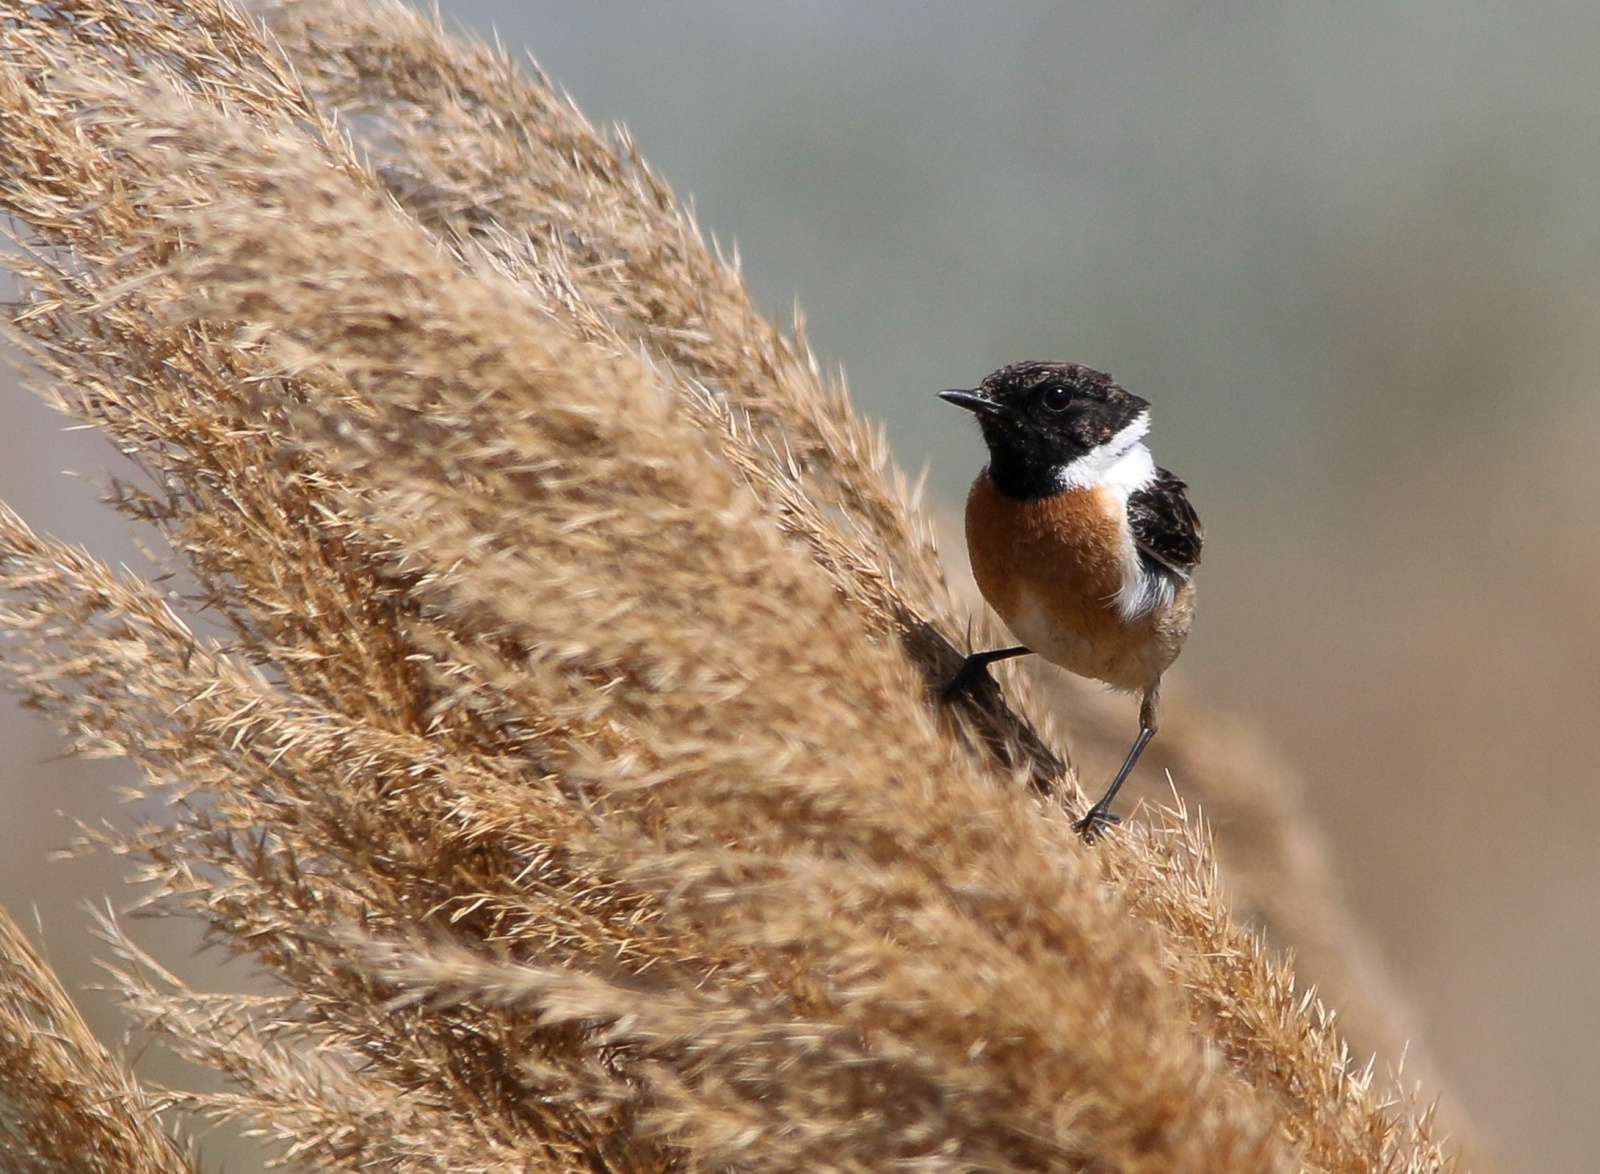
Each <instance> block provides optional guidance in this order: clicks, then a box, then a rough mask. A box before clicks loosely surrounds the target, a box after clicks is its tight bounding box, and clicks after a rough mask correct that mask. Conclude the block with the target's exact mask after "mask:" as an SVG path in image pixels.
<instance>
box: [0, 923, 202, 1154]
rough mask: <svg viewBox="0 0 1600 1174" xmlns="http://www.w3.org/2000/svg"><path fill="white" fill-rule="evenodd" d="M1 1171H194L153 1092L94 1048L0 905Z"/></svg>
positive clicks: (92, 1040)
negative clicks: (170, 1133)
mask: <svg viewBox="0 0 1600 1174" xmlns="http://www.w3.org/2000/svg"><path fill="white" fill-rule="evenodd" d="M0 1075H3V1077H4V1079H0V1170H4V1171H6V1174H191V1172H192V1171H193V1170H194V1169H195V1166H194V1164H193V1163H192V1161H191V1158H190V1155H188V1154H186V1153H185V1152H184V1151H183V1150H182V1149H181V1148H180V1147H179V1146H178V1144H177V1143H176V1142H174V1141H173V1139H172V1138H171V1137H170V1136H168V1134H167V1133H166V1132H165V1131H164V1130H163V1129H162V1127H161V1122H160V1119H159V1118H158V1117H157V1116H156V1110H157V1104H156V1100H155V1098H154V1097H152V1096H150V1095H149V1094H147V1093H146V1092H145V1090H144V1089H143V1088H141V1087H140V1086H139V1083H138V1081H136V1080H135V1079H134V1077H133V1075H132V1074H131V1073H130V1072H129V1071H128V1070H127V1068H126V1067H124V1066H123V1064H122V1063H121V1062H120V1061H119V1060H117V1059H116V1057H114V1056H112V1055H111V1054H110V1053H109V1052H107V1051H106V1050H105V1048H103V1047H101V1045H100V1044H99V1042H98V1041H97V1040H96V1039H95V1038H94V1035H93V1034H92V1033H91V1032H90V1031H89V1026H88V1024H86V1023H84V1021H83V1017H82V1016H80V1015H79V1014H78V1009H77V1008H76V1007H75V1006H73V1004H72V999H71V997H70V996H69V995H68V994H67V992H66V991H64V990H62V989H61V985H60V983H58V982H57V981H56V978H55V975H54V974H52V973H51V971H50V967H49V966H48V964H46V962H45V961H44V959H43V958H41V957H40V956H39V954H38V953H37V952H36V951H35V950H34V948H33V947H32V945H30V944H29V942H28V939H27V938H26V937H24V936H23V934H22V931H21V930H20V929H18V928H17V924H16V922H14V921H12V920H11V918H10V917H9V916H8V915H7V914H6V913H5V911H4V910H0Z"/></svg>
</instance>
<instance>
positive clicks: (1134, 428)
mask: <svg viewBox="0 0 1600 1174" xmlns="http://www.w3.org/2000/svg"><path fill="white" fill-rule="evenodd" d="M1149 431H1150V413H1149V412H1147V411H1146V412H1140V413H1139V414H1138V415H1137V416H1135V417H1134V419H1133V422H1132V423H1130V424H1129V425H1128V426H1127V427H1125V428H1123V429H1122V431H1120V432H1118V433H1117V434H1116V435H1115V436H1113V437H1112V438H1111V439H1110V440H1108V441H1106V442H1105V443H1104V444H1101V445H1097V446H1096V447H1094V448H1092V449H1090V450H1089V451H1088V452H1086V453H1084V454H1083V455H1082V456H1081V457H1079V458H1078V459H1077V460H1075V461H1073V462H1072V463H1071V464H1067V465H1062V466H1060V467H1059V468H1058V469H1056V471H1055V472H1056V485H1057V487H1058V488H1059V489H1062V490H1066V489H1099V488H1105V489H1110V490H1112V491H1113V492H1117V493H1120V494H1121V495H1122V496H1123V497H1124V498H1126V497H1127V495H1128V494H1130V493H1132V492H1133V491H1134V490H1135V489H1143V488H1144V487H1145V486H1146V485H1148V484H1150V482H1152V481H1154V480H1155V477H1156V463H1155V460H1154V459H1153V458H1152V457H1151V456H1150V450H1149V449H1147V448H1146V447H1145V446H1144V445H1143V444H1142V443H1140V442H1141V440H1142V439H1143V438H1144V434H1145V433H1147V432H1149Z"/></svg>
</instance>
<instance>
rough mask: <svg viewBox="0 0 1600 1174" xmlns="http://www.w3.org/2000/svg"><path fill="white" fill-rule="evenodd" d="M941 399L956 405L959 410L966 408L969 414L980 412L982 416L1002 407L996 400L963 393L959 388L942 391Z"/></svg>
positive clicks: (977, 394) (972, 393)
mask: <svg viewBox="0 0 1600 1174" xmlns="http://www.w3.org/2000/svg"><path fill="white" fill-rule="evenodd" d="M939 398H940V399H942V400H944V401H946V402H947V403H952V404H955V406H956V407H958V408H966V409H967V411H969V412H978V413H980V414H982V413H985V412H993V411H995V410H997V409H998V408H999V407H1000V405H999V404H997V403H995V402H994V400H992V399H989V398H988V397H987V396H985V395H982V394H980V393H979V392H976V391H962V390H960V389H959V388H957V389H956V390H954V391H941V392H940V393H939Z"/></svg>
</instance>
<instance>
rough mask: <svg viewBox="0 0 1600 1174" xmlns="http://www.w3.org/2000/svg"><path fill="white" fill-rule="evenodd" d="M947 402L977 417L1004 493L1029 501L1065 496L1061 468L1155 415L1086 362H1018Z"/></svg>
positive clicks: (992, 472)
mask: <svg viewBox="0 0 1600 1174" xmlns="http://www.w3.org/2000/svg"><path fill="white" fill-rule="evenodd" d="M939 398H940V399H944V400H949V401H950V402H951V403H953V404H956V405H957V406H959V407H963V408H966V409H967V410H968V411H970V412H973V413H975V414H976V415H977V417H978V424H979V426H980V427H982V429H983V439H984V443H986V444H987V445H988V446H989V476H990V477H991V478H992V479H993V480H994V483H995V485H996V486H997V487H998V488H999V489H1000V491H1001V492H1002V493H1004V494H1006V495H1007V496H1008V497H1014V498H1021V499H1027V498H1034V497H1048V496H1050V495H1051V494H1052V493H1055V492H1057V491H1058V490H1059V489H1060V488H1061V476H1060V475H1061V470H1063V469H1065V468H1067V467H1068V466H1069V465H1071V464H1072V463H1073V462H1074V461H1077V460H1079V459H1080V458H1082V457H1085V456H1087V455H1089V453H1091V452H1093V451H1095V450H1096V449H1098V448H1100V447H1102V446H1103V445H1105V444H1107V443H1109V442H1110V441H1112V440H1113V439H1114V438H1116V437H1117V436H1118V434H1119V433H1122V432H1123V431H1124V430H1125V429H1127V428H1128V427H1129V426H1130V425H1132V424H1133V423H1135V422H1136V421H1137V420H1138V419H1139V418H1140V417H1141V416H1143V415H1144V414H1145V413H1146V412H1148V411H1149V409H1150V404H1149V402H1148V401H1146V400H1143V399H1140V398H1139V397H1138V396H1136V395H1134V394H1133V393H1132V392H1129V391H1124V390H1123V389H1122V388H1121V387H1119V386H1117V384H1116V383H1115V382H1114V381H1113V380H1112V378H1111V376H1109V375H1107V374H1105V373H1104V372H1102V371H1095V370H1092V369H1090V368H1088V367H1084V366H1082V365H1080V364H1078V363H1038V362H1033V363H1013V364H1012V365H1011V366H1009V367H1002V368H1000V370H998V371H996V372H995V373H994V374H993V375H990V376H989V377H988V378H987V379H985V380H984V381H983V382H982V383H980V384H979V385H978V387H977V389H976V390H974V391H942V392H940V393H939ZM1130 443H1131V442H1130Z"/></svg>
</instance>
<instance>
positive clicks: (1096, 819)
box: [1072, 680, 1161, 844]
mask: <svg viewBox="0 0 1600 1174" xmlns="http://www.w3.org/2000/svg"><path fill="white" fill-rule="evenodd" d="M1160 728H1161V682H1160V680H1157V681H1156V683H1155V684H1154V685H1151V686H1150V687H1149V688H1148V689H1146V690H1145V691H1144V700H1143V701H1142V702H1141V703H1140V705H1139V736H1138V737H1137V738H1135V739H1134V740H1133V749H1132V750H1129V751H1128V757H1127V758H1125V759H1123V760H1122V769H1121V770H1119V771H1117V777H1116V778H1114V779H1112V780H1111V786H1110V787H1108V788H1107V789H1106V793H1105V794H1104V795H1102V796H1100V801H1099V802H1098V803H1096V804H1095V805H1094V806H1093V807H1091V808H1089V810H1088V811H1086V812H1084V816H1083V818H1082V819H1080V820H1078V822H1076V823H1075V824H1073V825H1072V827H1073V830H1075V831H1076V832H1078V834H1079V835H1081V836H1082V837H1083V838H1084V840H1085V841H1086V842H1088V843H1091V844H1092V843H1094V838H1095V836H1097V835H1099V834H1100V832H1101V830H1102V829H1104V828H1106V827H1109V826H1110V825H1111V824H1114V823H1121V822H1122V821H1121V820H1120V819H1118V818H1117V817H1116V816H1115V815H1112V814H1111V801H1112V800H1113V799H1115V798H1116V797H1117V791H1118V790H1120V789H1121V787H1122V784H1123V783H1124V782H1126V781H1127V778H1128V776H1129V775H1130V774H1132V773H1133V765H1134V763H1136V762H1138V761H1139V755H1141V754H1143V753H1144V748H1145V747H1146V746H1147V745H1149V742H1150V739H1151V738H1154V737H1155V736H1156V731H1157V730H1159V729H1160Z"/></svg>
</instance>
